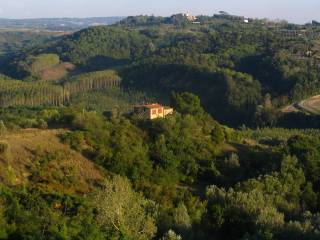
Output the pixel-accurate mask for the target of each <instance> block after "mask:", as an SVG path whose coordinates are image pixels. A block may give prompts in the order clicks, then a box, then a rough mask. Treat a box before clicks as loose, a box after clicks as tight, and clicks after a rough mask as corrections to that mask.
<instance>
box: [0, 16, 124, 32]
mask: <svg viewBox="0 0 320 240" xmlns="http://www.w3.org/2000/svg"><path fill="white" fill-rule="evenodd" d="M121 19H123V17H94V18H35V19H0V28H14V29H21V28H28V29H30V28H31V29H46V30H51V31H68V30H80V29H83V28H87V27H90V26H97V25H110V24H114V23H116V22H118V21H120V20H121Z"/></svg>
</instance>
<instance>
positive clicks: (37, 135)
mask: <svg viewBox="0 0 320 240" xmlns="http://www.w3.org/2000/svg"><path fill="white" fill-rule="evenodd" d="M66 131H67V130H64V129H59V130H40V129H26V130H22V131H20V132H16V133H8V134H6V135H4V136H3V137H2V140H3V141H5V142H7V143H8V145H9V146H10V149H9V157H0V167H1V168H0V177H1V178H2V179H4V178H5V176H6V175H7V171H8V167H10V168H12V169H13V170H14V173H15V176H16V178H17V179H16V184H31V185H37V187H40V188H43V189H45V190H47V191H60V192H67V193H86V192H90V191H91V190H92V189H93V188H94V185H95V184H97V183H99V182H100V181H101V180H102V178H103V177H102V174H101V173H100V171H99V170H98V169H97V168H96V167H95V166H94V164H93V163H92V162H91V161H89V160H88V159H86V158H85V157H84V156H82V155H81V154H80V153H78V152H76V151H74V150H72V149H71V148H70V147H69V146H68V145H66V144H63V143H61V141H60V139H59V135H60V134H64V133H65V132H66ZM1 178H0V179H1Z"/></svg>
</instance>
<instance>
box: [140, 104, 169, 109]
mask: <svg viewBox="0 0 320 240" xmlns="http://www.w3.org/2000/svg"><path fill="white" fill-rule="evenodd" d="M136 107H145V108H150V109H152V108H162V107H163V106H162V105H160V104H157V103H155V104H145V105H140V106H136Z"/></svg>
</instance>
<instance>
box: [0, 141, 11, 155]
mask: <svg viewBox="0 0 320 240" xmlns="http://www.w3.org/2000/svg"><path fill="white" fill-rule="evenodd" d="M8 148H9V145H8V143H6V142H0V154H3V153H5V152H7V150H8Z"/></svg>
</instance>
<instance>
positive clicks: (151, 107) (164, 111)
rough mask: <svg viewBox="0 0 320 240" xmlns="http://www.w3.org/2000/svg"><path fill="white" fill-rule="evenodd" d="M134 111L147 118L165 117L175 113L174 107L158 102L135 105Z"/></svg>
mask: <svg viewBox="0 0 320 240" xmlns="http://www.w3.org/2000/svg"><path fill="white" fill-rule="evenodd" d="M134 113H136V114H139V115H141V116H143V117H144V118H147V119H151V120H152V119H156V118H164V117H166V116H168V115H170V114H172V113H173V108H170V107H167V106H162V105H160V104H158V103H154V104H145V105H138V106H135V107H134Z"/></svg>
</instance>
